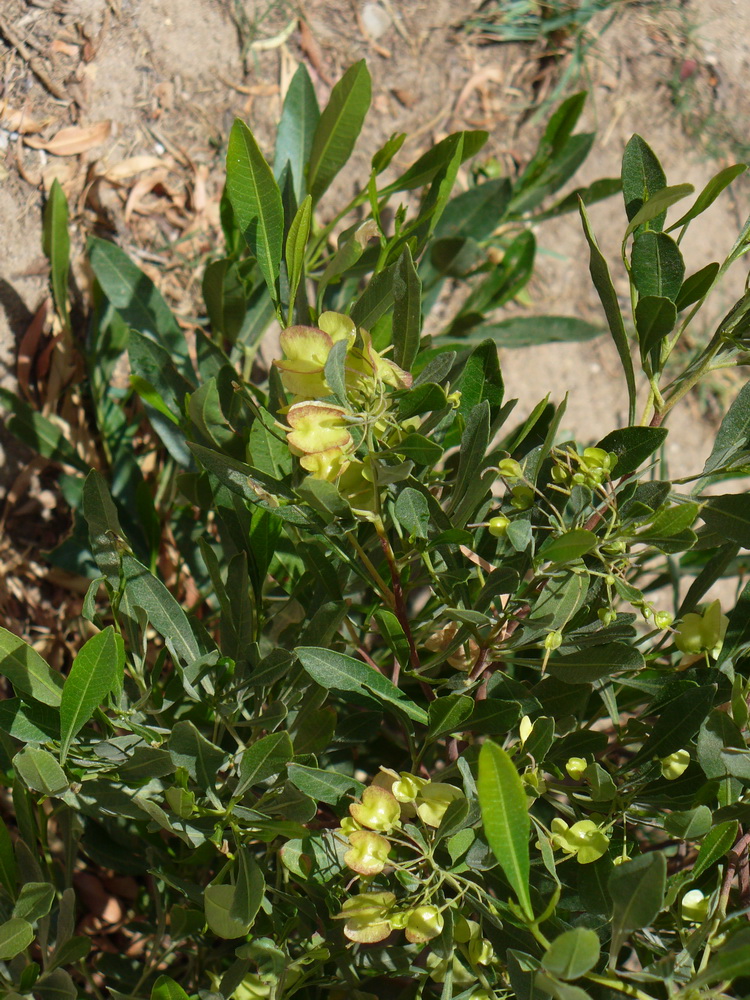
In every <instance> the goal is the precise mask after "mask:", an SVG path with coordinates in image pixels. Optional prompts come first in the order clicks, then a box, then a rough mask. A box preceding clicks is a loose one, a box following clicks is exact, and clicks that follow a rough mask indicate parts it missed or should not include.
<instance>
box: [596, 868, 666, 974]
mask: <svg viewBox="0 0 750 1000" xmlns="http://www.w3.org/2000/svg"><path fill="white" fill-rule="evenodd" d="M666 878H667V862H666V858H665V857H664V854H663V853H662V852H661V851H652V852H651V853H649V854H641V855H640V856H639V857H637V858H634V859H633V860H632V861H625V862H623V864H621V865H615V867H614V868H613V869H612V871H611V872H610V875H609V880H608V883H607V887H608V889H609V895H610V897H611V899H612V956H613V958H614V957H615V956H616V955H617V954H618V952H619V950H620V947H621V945H622V943H623V941H624V940H625V938H626V936H627V935H628V933H629V932H630V931H636V930H640V928H641V927H648V926H649V924H651V923H653V921H654V920H655V919H656V917H657V915H658V913H659V911H660V910H661V908H662V905H663V903H664V890H665V888H666Z"/></svg>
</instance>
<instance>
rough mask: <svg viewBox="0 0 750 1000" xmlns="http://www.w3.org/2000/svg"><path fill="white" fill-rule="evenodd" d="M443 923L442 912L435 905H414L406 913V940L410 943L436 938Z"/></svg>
mask: <svg viewBox="0 0 750 1000" xmlns="http://www.w3.org/2000/svg"><path fill="white" fill-rule="evenodd" d="M444 925H445V921H444V920H443V914H442V913H441V912H440V910H439V909H438V908H437V906H431V905H425V906H416V907H415V908H414V909H413V910H409V911H408V913H407V915H406V924H405V925H404V930H405V931H406V940H407V941H411V942H412V944H424V943H425V942H426V941H431V940H432V939H433V938H436V937H437V936H438V934H440V932H441V931H442V929H443V927H444Z"/></svg>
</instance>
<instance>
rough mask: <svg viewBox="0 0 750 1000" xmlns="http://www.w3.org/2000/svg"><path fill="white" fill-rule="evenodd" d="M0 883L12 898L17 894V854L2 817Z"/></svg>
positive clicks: (0, 831)
mask: <svg viewBox="0 0 750 1000" xmlns="http://www.w3.org/2000/svg"><path fill="white" fill-rule="evenodd" d="M0 884H2V886H3V887H4V889H5V890H6V892H7V893H8V895H9V896H10V898H11V899H15V896H16V856H15V854H14V853H13V841H12V840H11V839H10V834H9V833H8V827H7V826H6V825H5V822H4V820H3V819H2V817H0Z"/></svg>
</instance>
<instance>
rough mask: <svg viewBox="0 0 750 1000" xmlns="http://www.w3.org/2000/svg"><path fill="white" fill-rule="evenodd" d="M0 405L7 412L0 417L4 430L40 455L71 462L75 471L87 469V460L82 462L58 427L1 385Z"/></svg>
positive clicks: (58, 460)
mask: <svg viewBox="0 0 750 1000" xmlns="http://www.w3.org/2000/svg"><path fill="white" fill-rule="evenodd" d="M0 406H2V408H3V409H4V410H6V411H7V415H6V416H4V417H3V420H4V426H5V428H6V430H9V431H10V432H11V434H14V435H15V436H16V437H17V438H18V439H19V440H20V441H23V442H24V443H25V444H27V445H29V446H30V447H31V448H33V449H34V451H37V452H39V454H40V455H41V456H42V457H43V458H49V459H50V460H51V461H53V462H60V463H62V464H64V465H72V466H73V468H75V469H78V471H79V472H87V471H88V463H87V462H84V460H83V459H82V458H81V456H80V455H79V454H78V452H77V451H76V450H75V448H74V447H73V445H72V444H71V443H70V441H69V440H68V438H67V437H66V436H65V432H64V431H63V430H62V428H60V427H58V426H57V424H53V423H52V421H51V420H48V419H47V418H46V417H44V416H42V414H41V413H39V412H37V410H34V409H32V408H31V407H30V406H29V405H28V403H25V402H24V401H23V400H22V399H19V397H18V396H16V394H15V393H13V392H11V391H10V389H4V388H3V387H2V386H0Z"/></svg>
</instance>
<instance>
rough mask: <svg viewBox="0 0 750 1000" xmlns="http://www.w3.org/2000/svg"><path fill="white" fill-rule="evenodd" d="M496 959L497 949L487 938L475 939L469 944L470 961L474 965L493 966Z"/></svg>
mask: <svg viewBox="0 0 750 1000" xmlns="http://www.w3.org/2000/svg"><path fill="white" fill-rule="evenodd" d="M494 958H495V949H494V948H493V947H492V942H491V941H488V940H487V938H479V937H477V938H474V940H473V941H470V942H469V961H470V962H471V964H472V965H491V964H492V961H493V959H494Z"/></svg>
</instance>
